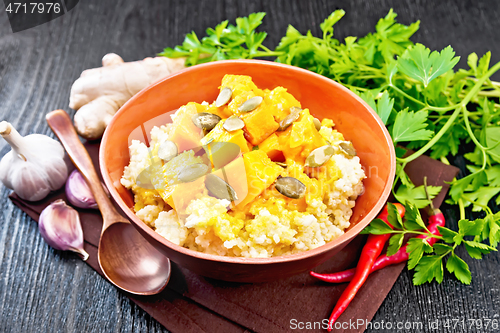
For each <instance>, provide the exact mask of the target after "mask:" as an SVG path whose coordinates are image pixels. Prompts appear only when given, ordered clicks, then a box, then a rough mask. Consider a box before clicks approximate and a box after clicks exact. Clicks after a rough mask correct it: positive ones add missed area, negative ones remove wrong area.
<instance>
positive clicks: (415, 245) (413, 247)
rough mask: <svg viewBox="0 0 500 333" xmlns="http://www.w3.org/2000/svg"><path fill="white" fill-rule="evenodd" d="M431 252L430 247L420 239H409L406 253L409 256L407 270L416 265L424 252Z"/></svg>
mask: <svg viewBox="0 0 500 333" xmlns="http://www.w3.org/2000/svg"><path fill="white" fill-rule="evenodd" d="M429 251H432V247H431V246H430V245H429V244H428V243H427V242H425V241H424V240H423V239H422V238H410V239H409V240H408V243H407V247H406V252H408V254H409V258H408V269H413V268H415V266H416V265H417V264H418V262H419V261H420V259H421V258H422V255H423V254H424V252H429Z"/></svg>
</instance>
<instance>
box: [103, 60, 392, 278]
mask: <svg viewBox="0 0 500 333" xmlns="http://www.w3.org/2000/svg"><path fill="white" fill-rule="evenodd" d="M225 74H243V75H250V76H251V77H252V78H253V81H254V82H255V83H256V84H257V86H258V87H259V88H269V89H272V88H274V87H276V86H283V87H285V88H287V89H288V91H289V92H290V93H291V94H292V95H294V96H295V98H297V99H298V100H299V101H300V102H301V103H302V106H303V107H307V108H309V109H310V111H311V114H313V115H314V116H315V117H317V118H319V119H322V118H323V117H328V118H331V119H333V121H334V122H335V125H336V129H337V130H339V131H340V132H341V133H343V134H344V137H345V138H346V140H351V141H352V142H353V145H354V147H355V148H356V150H357V153H358V156H359V157H360V159H361V163H362V165H363V167H364V168H365V171H366V174H367V176H368V178H367V179H365V180H364V186H365V193H364V194H363V195H362V196H360V197H359V198H358V199H357V201H356V206H355V208H354V212H353V215H352V217H351V226H350V228H349V229H348V230H347V231H346V232H345V233H344V234H343V235H342V236H341V237H339V238H337V239H336V240H334V241H332V242H330V243H328V244H325V245H323V246H321V247H318V248H316V249H314V250H310V251H306V252H302V253H298V254H294V255H288V256H281V257H273V258H255V259H253V258H252V259H248V258H233V257H223V256H217V255H210V254H205V253H200V252H196V251H193V250H189V249H187V248H183V247H181V246H178V245H175V244H173V243H171V242H170V241H168V240H166V239H165V238H163V237H162V236H160V235H159V234H157V233H156V232H155V231H153V230H152V229H151V228H149V227H148V226H147V225H146V224H145V223H143V222H142V221H141V220H140V219H139V218H138V217H137V216H136V215H135V214H134V211H133V209H132V207H133V204H134V202H133V196H132V193H131V192H130V191H128V190H127V189H125V188H124V187H123V186H122V185H121V184H120V178H121V176H122V173H123V169H124V167H125V166H126V165H128V163H129V152H128V145H129V142H130V140H131V138H132V137H134V136H136V138H138V139H140V138H141V137H142V138H143V137H144V136H143V133H149V132H150V129H151V128H152V126H154V125H161V122H167V117H163V116H162V115H164V114H165V113H167V112H169V111H172V110H175V109H177V108H179V107H180V106H181V105H184V104H186V103H188V102H191V101H194V102H198V103H201V102H203V101H208V102H212V101H214V100H215V98H216V97H217V95H218V87H219V84H220V82H221V79H222V77H223V76H224V75H225ZM151 119H154V120H151ZM159 122H160V123H159ZM142 140H143V141H144V139H142ZM99 159H100V167H101V172H102V175H103V178H104V182H105V184H106V186H107V187H108V189H109V192H110V193H111V196H112V197H113V199H114V200H115V201H116V202H117V203H118V205H119V206H120V207H121V209H122V210H123V211H124V212H125V213H126V214H127V216H128V218H129V219H130V221H131V222H132V224H133V225H134V226H135V227H136V228H137V229H138V230H139V232H140V233H141V234H142V235H143V236H144V237H145V238H146V239H147V240H148V241H149V242H150V243H151V244H152V245H153V246H154V247H155V248H157V249H158V250H159V251H161V252H162V253H164V254H165V255H166V256H168V257H169V258H170V259H171V260H172V261H174V262H175V263H177V264H179V265H181V266H183V267H185V268H188V269H190V270H191V271H193V272H195V273H197V274H200V275H203V276H207V277H211V278H215V279H220V280H226V281H236V282H261V281H270V280H276V279H279V278H284V277H288V276H291V275H294V274H297V273H301V272H304V271H307V270H309V269H312V268H313V267H315V266H317V265H319V264H321V263H323V262H324V261H326V260H327V259H329V258H332V257H333V256H335V254H336V253H337V252H339V251H340V250H341V249H342V248H343V247H344V246H346V245H347V244H348V243H349V242H350V241H351V240H352V239H353V238H354V237H355V236H356V235H358V234H359V232H360V231H361V230H362V229H363V228H364V227H366V226H367V225H368V224H369V223H370V221H371V220H372V219H374V218H375V217H376V216H377V214H378V213H379V212H380V210H381V209H382V208H383V206H384V204H385V202H386V200H387V198H388V196H389V194H390V190H391V186H392V183H393V179H394V173H395V168H396V159H395V153H394V146H393V143H392V141H391V138H390V136H389V133H388V132H387V130H386V128H385V126H384V125H383V123H382V122H381V120H380V119H379V118H378V116H377V115H376V114H375V113H374V112H373V110H372V109H371V108H370V107H369V106H368V105H367V104H366V103H365V102H364V101H363V100H361V99H360V98H359V97H358V96H356V95H355V94H354V93H352V92H351V91H349V90H348V89H346V88H345V87H343V86H342V85H340V84H338V83H337V82H334V81H332V80H330V79H328V78H325V77H323V76H320V75H318V74H315V73H313V72H310V71H308V70H304V69H300V68H297V67H292V66H287V65H283V64H278V63H274V62H269V61H257V60H233V61H218V62H212V63H207V64H203V65H197V66H194V67H190V68H187V69H185V70H183V71H181V72H178V73H176V74H173V75H171V76H169V77H167V78H165V79H163V80H161V81H159V82H157V83H155V84H153V85H151V86H149V87H147V88H145V89H144V90H142V91H141V92H139V93H138V94H137V95H135V96H134V97H133V98H131V99H130V100H129V101H128V102H127V103H126V104H125V105H123V107H122V108H121V109H120V110H119V111H118V112H117V113H116V115H115V116H114V118H113V120H112V121H111V123H110V124H109V125H108V127H107V129H106V131H105V133H104V136H103V138H102V142H101V147H100V154H99ZM130 245H131V246H134V244H130ZM353 260H354V258H353Z"/></svg>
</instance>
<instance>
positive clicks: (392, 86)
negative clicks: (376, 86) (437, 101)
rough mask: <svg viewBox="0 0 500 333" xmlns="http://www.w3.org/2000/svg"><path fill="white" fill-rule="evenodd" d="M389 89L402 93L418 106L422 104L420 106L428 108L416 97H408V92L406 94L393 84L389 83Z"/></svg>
mask: <svg viewBox="0 0 500 333" xmlns="http://www.w3.org/2000/svg"><path fill="white" fill-rule="evenodd" d="M389 87H391V88H392V89H394V90H396V91H397V92H398V93H400V94H401V95H403V96H404V97H406V98H408V99H409V100H411V101H413V102H415V103H417V104H420V105H422V106H425V107H427V106H428V105H427V104H426V103H424V102H422V101H421V100H418V99H416V98H415V97H413V96H410V95H408V94H407V93H406V92H404V91H403V90H401V89H399V88H398V87H396V86H395V85H394V84H393V83H392V82H391V83H389Z"/></svg>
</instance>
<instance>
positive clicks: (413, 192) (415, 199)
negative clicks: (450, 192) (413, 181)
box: [395, 185, 442, 208]
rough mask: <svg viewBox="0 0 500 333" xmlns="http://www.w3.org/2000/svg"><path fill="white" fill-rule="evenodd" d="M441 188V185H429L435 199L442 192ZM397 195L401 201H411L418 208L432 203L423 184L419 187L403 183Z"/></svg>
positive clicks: (428, 189)
mask: <svg viewBox="0 0 500 333" xmlns="http://www.w3.org/2000/svg"><path fill="white" fill-rule="evenodd" d="M441 188H442V187H441V186H427V191H428V192H429V196H430V198H431V199H434V198H435V197H436V195H438V194H439V192H441ZM395 196H396V198H397V199H398V201H399V202H403V203H404V202H407V203H411V204H413V205H414V206H415V207H416V208H424V207H426V206H428V205H429V204H430V202H429V200H428V199H427V196H426V194H425V187H424V186H423V185H421V186H417V187H415V186H414V185H411V186H408V185H401V186H400V187H399V188H398V189H397V191H396V193H395Z"/></svg>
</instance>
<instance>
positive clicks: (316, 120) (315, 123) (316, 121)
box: [313, 118, 321, 131]
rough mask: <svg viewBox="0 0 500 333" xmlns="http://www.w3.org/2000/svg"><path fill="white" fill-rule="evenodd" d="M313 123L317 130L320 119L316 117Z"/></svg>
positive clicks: (319, 126) (319, 125)
mask: <svg viewBox="0 0 500 333" xmlns="http://www.w3.org/2000/svg"><path fill="white" fill-rule="evenodd" d="M313 124H314V127H316V130H318V131H319V130H320V129H321V121H319V119H318V118H314V119H313Z"/></svg>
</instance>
